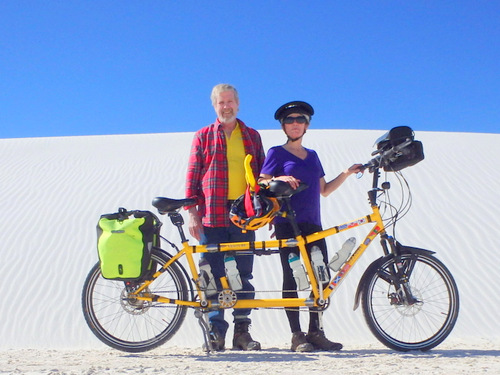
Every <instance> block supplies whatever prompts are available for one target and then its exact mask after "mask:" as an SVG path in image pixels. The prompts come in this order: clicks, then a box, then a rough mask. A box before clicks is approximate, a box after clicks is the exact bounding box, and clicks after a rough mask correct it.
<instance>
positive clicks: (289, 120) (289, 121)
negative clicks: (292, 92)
mask: <svg viewBox="0 0 500 375" xmlns="http://www.w3.org/2000/svg"><path fill="white" fill-rule="evenodd" d="M294 122H297V124H305V123H307V118H306V117H305V116H297V117H286V118H285V119H284V120H283V124H293V123H294Z"/></svg>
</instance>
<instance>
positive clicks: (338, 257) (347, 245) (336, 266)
mask: <svg viewBox="0 0 500 375" xmlns="http://www.w3.org/2000/svg"><path fill="white" fill-rule="evenodd" d="M354 245H356V239H355V238H354V237H351V238H348V239H347V241H346V242H344V244H343V245H342V248H341V249H340V250H339V251H337V253H336V254H335V255H334V256H333V257H332V259H331V260H330V262H329V263H328V267H330V268H331V269H332V270H334V271H335V272H337V271H338V270H340V268H341V267H342V265H343V264H344V263H345V261H346V260H347V258H349V255H350V254H351V251H352V249H354Z"/></svg>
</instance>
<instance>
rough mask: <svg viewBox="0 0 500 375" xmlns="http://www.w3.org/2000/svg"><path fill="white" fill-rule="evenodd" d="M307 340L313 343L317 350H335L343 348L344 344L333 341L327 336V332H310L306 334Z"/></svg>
mask: <svg viewBox="0 0 500 375" xmlns="http://www.w3.org/2000/svg"><path fill="white" fill-rule="evenodd" d="M306 339H307V342H309V343H311V344H312V345H313V346H314V349H316V350H324V351H327V352H334V351H337V350H340V349H342V344H341V343H338V342H333V341H330V340H328V339H327V338H326V337H325V332H323V331H314V332H309V333H308V334H307V336H306Z"/></svg>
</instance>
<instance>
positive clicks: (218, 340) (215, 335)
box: [203, 325, 226, 352]
mask: <svg viewBox="0 0 500 375" xmlns="http://www.w3.org/2000/svg"><path fill="white" fill-rule="evenodd" d="M209 340H210V344H211V345H212V349H213V350H215V351H216V352H223V351H224V350H225V349H226V348H225V345H226V340H225V339H224V337H222V335H221V334H220V332H219V330H218V329H217V327H215V326H213V325H211V326H210V332H209ZM203 350H204V351H208V348H207V347H206V345H205V344H203Z"/></svg>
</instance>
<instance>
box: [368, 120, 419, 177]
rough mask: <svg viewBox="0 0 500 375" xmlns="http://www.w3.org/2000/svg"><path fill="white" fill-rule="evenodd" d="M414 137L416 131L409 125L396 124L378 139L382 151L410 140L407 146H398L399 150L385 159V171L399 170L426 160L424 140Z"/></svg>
mask: <svg viewBox="0 0 500 375" xmlns="http://www.w3.org/2000/svg"><path fill="white" fill-rule="evenodd" d="M414 138H415V133H414V132H413V129H412V128H410V127H409V126H396V127H395V128H392V129H391V130H389V131H388V132H387V133H386V134H385V135H383V136H382V137H380V138H379V139H378V140H377V142H376V143H377V149H378V150H381V151H385V150H388V149H390V148H392V147H397V146H399V145H401V144H403V143H404V142H409V144H408V145H406V146H405V147H403V148H398V151H397V152H395V153H394V154H393V155H391V156H390V157H389V158H388V159H387V160H386V161H384V163H383V168H384V171H386V172H397V171H400V170H402V169H404V168H407V167H411V166H412V165H415V164H417V163H418V162H420V161H422V160H424V147H423V145H422V142H420V141H416V140H415V139H414Z"/></svg>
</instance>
